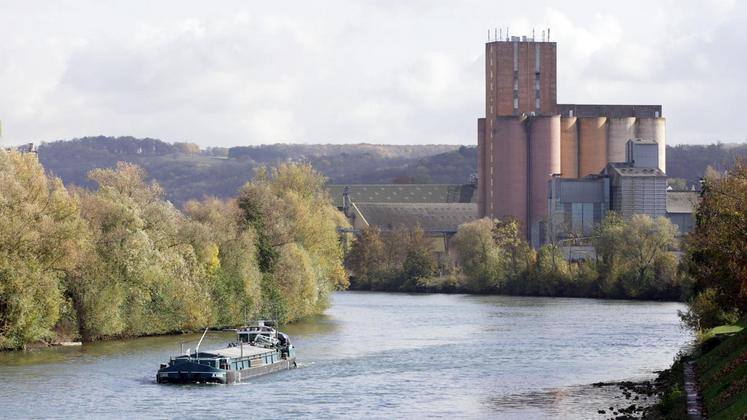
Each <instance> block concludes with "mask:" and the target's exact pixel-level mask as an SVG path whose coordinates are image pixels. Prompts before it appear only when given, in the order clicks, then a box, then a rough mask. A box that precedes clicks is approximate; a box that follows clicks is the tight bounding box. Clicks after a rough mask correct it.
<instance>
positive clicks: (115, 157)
mask: <svg viewBox="0 0 747 420" xmlns="http://www.w3.org/2000/svg"><path fill="white" fill-rule="evenodd" d="M739 157H741V158H744V157H747V144H737V145H724V144H711V145H707V146H700V145H680V146H674V147H671V146H668V147H667V174H668V175H669V176H670V177H672V178H682V179H685V180H686V183H687V185H688V186H690V185H697V184H698V180H699V179H700V177H702V176H703V173H704V171H705V169H706V167H708V166H711V167H713V168H714V169H716V170H724V169H725V168H726V167H728V165H729V164H730V163H731V162H733V161H734V159H735V158H739ZM39 159H40V161H41V163H42V164H43V165H44V167H45V168H46V170H47V171H49V172H51V173H53V174H55V175H57V176H59V177H61V178H62V180H63V181H64V182H65V183H66V184H75V185H79V186H84V187H91V186H92V184H91V182H90V181H89V180H88V179H87V177H86V174H87V172H88V171H89V170H91V169H93V168H101V167H112V166H114V165H115V164H116V163H117V162H118V161H126V162H132V163H135V164H138V165H140V166H142V167H143V168H145V170H146V171H147V172H148V175H149V177H150V178H151V179H154V180H156V181H158V183H159V184H161V186H162V187H163V188H164V190H165V192H166V197H167V198H168V199H169V200H171V201H172V202H174V203H175V204H177V205H181V204H183V203H184V202H185V201H186V200H189V199H190V198H202V197H204V196H207V195H211V196H217V197H231V196H233V195H235V193H236V191H237V189H238V188H239V187H240V186H241V185H243V184H244V183H245V182H246V181H248V180H249V178H250V177H251V175H252V171H253V170H254V168H256V167H258V166H260V165H272V164H274V163H278V162H308V163H310V164H311V165H312V166H313V167H314V168H316V169H317V170H318V171H320V172H321V173H323V174H324V175H325V176H327V178H328V179H329V181H330V182H332V183H351V184H353V183H355V184H374V183H402V184H408V183H426V184H427V183H447V184H459V183H467V182H469V181H470V179H471V177H472V175H474V174H475V173H476V172H477V149H476V148H475V147H474V146H455V145H418V146H398V145H375V144H362V143H361V144H345V145H332V144H314V145H311V144H273V145H260V146H240V147H232V148H208V149H200V147H199V146H197V145H195V144H191V143H167V142H163V141H161V140H157V139H150V138H145V139H136V138H133V137H116V138H115V137H104V136H98V137H85V138H80V139H74V140H69V141H55V142H52V143H45V144H42V145H41V146H40V147H39Z"/></svg>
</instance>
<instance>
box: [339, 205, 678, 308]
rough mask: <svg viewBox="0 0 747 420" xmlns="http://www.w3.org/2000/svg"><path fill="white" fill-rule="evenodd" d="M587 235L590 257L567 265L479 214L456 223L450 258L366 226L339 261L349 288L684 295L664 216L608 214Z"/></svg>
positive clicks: (417, 240) (414, 234)
mask: <svg viewBox="0 0 747 420" xmlns="http://www.w3.org/2000/svg"><path fill="white" fill-rule="evenodd" d="M593 237H594V240H593V248H594V250H595V255H596V257H595V258H592V259H582V260H580V261H575V262H569V261H568V258H567V257H566V256H565V255H563V254H562V252H561V248H560V247H558V246H556V245H552V244H549V245H545V246H543V247H541V248H540V249H539V250H537V251H535V250H533V249H532V248H531V247H530V246H529V244H528V243H527V242H526V241H525V240H524V239H523V235H522V234H521V232H520V230H519V226H518V224H517V223H516V222H501V221H498V220H491V219H480V220H476V221H474V222H470V223H466V224H464V225H461V226H460V227H459V230H458V232H457V234H456V235H455V236H454V238H453V239H452V241H451V248H452V255H451V256H446V255H443V254H438V255H440V258H441V259H440V260H438V259H437V256H436V255H437V254H434V253H433V252H432V251H433V249H432V248H431V247H430V243H429V241H428V240H427V238H425V236H424V235H423V232H422V230H421V229H419V228H417V227H416V228H414V229H411V230H410V229H405V228H400V229H399V230H395V231H394V232H392V233H382V232H380V231H379V230H378V229H376V228H375V227H374V228H366V229H363V231H362V232H361V233H360V234H359V235H358V237H357V239H356V241H355V242H354V243H353V245H352V247H351V250H350V254H349V255H348V257H347V264H348V266H349V268H350V271H351V274H352V277H351V287H352V288H357V289H370V290H397V291H429V292H438V291H440V292H468V293H501V294H512V295H529V296H566V297H597V298H632V299H657V300H680V299H682V298H683V294H684V293H686V292H687V290H688V288H687V286H686V285H687V279H685V278H683V277H682V276H681V275H680V273H679V271H678V269H677V261H676V258H675V257H674V255H673V254H672V253H671V252H670V251H671V250H672V249H673V247H674V246H675V245H676V227H675V226H674V225H673V224H672V223H671V222H670V221H669V219H666V218H663V217H661V218H657V219H651V218H650V217H648V216H645V215H639V216H634V217H633V218H632V219H631V220H629V221H625V220H623V219H622V218H621V217H619V216H617V215H616V214H614V213H610V214H609V215H608V216H607V217H606V218H605V219H604V221H603V223H601V224H600V225H599V226H598V227H597V229H596V231H595V233H594V235H593Z"/></svg>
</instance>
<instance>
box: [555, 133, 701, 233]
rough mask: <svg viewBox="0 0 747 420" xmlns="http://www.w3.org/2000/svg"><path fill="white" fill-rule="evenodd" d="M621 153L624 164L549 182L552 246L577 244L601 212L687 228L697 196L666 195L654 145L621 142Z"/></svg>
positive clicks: (588, 231)
mask: <svg viewBox="0 0 747 420" xmlns="http://www.w3.org/2000/svg"><path fill="white" fill-rule="evenodd" d="M624 150H625V156H626V159H625V161H623V162H611V163H608V164H607V166H606V167H605V168H604V170H603V171H601V172H600V173H599V174H596V175H589V176H586V177H584V178H575V179H574V178H563V177H561V176H560V175H555V176H553V177H552V179H551V180H550V182H549V192H548V207H549V209H550V216H549V218H548V226H547V240H549V241H551V242H555V243H557V242H558V241H560V242H563V241H564V240H571V239H573V240H574V243H575V244H576V245H578V244H579V241H578V240H577V239H579V238H581V239H583V238H586V237H588V236H589V235H590V234H591V232H592V229H593V226H594V225H596V224H597V223H599V222H601V221H602V219H603V218H604V216H605V215H606V213H607V211H614V212H616V213H618V214H619V215H621V216H622V217H623V218H626V219H629V218H631V217H632V216H633V215H635V214H645V215H648V216H650V217H652V218H656V217H662V216H666V217H669V218H670V220H671V221H672V222H673V223H674V224H676V225H677V226H678V228H679V231H680V234H684V233H687V232H689V231H690V230H691V229H692V224H693V221H692V215H693V213H694V211H695V208H696V206H697V201H698V193H697V192H694V191H678V192H673V191H672V192H668V191H667V177H666V175H664V172H662V171H661V169H659V168H658V165H659V147H658V144H657V143H656V142H653V141H650V140H641V139H632V140H628V141H627V142H626V143H625V147H624ZM581 243H583V241H581Z"/></svg>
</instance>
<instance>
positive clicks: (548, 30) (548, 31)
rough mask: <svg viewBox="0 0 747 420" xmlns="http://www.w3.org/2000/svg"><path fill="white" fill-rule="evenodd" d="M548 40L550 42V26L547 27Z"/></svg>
mask: <svg viewBox="0 0 747 420" xmlns="http://www.w3.org/2000/svg"><path fill="white" fill-rule="evenodd" d="M547 42H550V28H547Z"/></svg>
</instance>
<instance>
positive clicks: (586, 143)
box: [578, 117, 624, 177]
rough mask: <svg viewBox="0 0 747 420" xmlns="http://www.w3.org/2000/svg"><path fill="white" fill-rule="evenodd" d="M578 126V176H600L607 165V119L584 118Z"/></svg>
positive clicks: (579, 120)
mask: <svg viewBox="0 0 747 420" xmlns="http://www.w3.org/2000/svg"><path fill="white" fill-rule="evenodd" d="M578 124H579V127H578V176H580V177H584V176H586V175H590V174H598V173H599V172H600V171H601V170H602V169H604V167H605V166H606V165H607V118H606V117H582V118H579V119H578ZM623 150H624V149H623Z"/></svg>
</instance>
